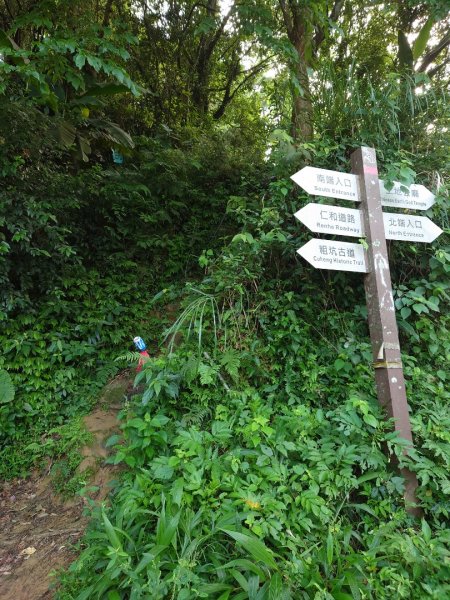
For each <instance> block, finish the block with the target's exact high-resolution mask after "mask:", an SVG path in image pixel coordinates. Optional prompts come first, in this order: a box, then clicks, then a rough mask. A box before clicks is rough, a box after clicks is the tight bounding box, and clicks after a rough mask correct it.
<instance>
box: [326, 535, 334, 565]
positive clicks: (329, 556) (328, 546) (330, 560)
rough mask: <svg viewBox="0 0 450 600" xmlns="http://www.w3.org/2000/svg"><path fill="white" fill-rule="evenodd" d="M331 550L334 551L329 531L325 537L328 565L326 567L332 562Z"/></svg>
mask: <svg viewBox="0 0 450 600" xmlns="http://www.w3.org/2000/svg"><path fill="white" fill-rule="evenodd" d="M333 549H334V541H333V536H332V535H331V531H329V532H328V536H327V563H328V565H331V564H332V562H333Z"/></svg>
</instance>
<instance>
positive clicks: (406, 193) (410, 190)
mask: <svg viewBox="0 0 450 600" xmlns="http://www.w3.org/2000/svg"><path fill="white" fill-rule="evenodd" d="M379 181H380V195H381V204H382V206H392V207H394V206H395V207H396V208H409V209H411V210H427V209H428V208H430V207H431V206H433V204H434V202H435V199H434V194H432V193H431V192H430V190H427V188H426V187H425V186H424V185H420V184H416V183H413V184H412V185H410V186H409V187H406V186H404V185H402V184H401V183H400V182H399V181H394V182H393V183H394V187H393V188H392V189H391V190H387V189H386V188H385V187H384V181H383V180H382V179H380V180H379Z"/></svg>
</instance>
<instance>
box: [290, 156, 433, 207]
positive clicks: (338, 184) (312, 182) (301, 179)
mask: <svg viewBox="0 0 450 600" xmlns="http://www.w3.org/2000/svg"><path fill="white" fill-rule="evenodd" d="M291 179H292V180H293V181H295V183H296V184H297V185H299V186H300V187H301V188H303V189H304V190H305V192H308V193H309V194H315V195H316V196H325V197H327V198H342V200H352V201H353V202H359V200H360V198H359V192H358V177H357V176H356V175H354V174H352V173H339V171H329V170H328V169H317V168H316V167H303V169H301V170H300V171H298V172H297V173H295V175H292V176H291ZM393 183H394V187H393V188H392V189H391V190H387V189H386V188H385V187H384V182H383V180H382V179H380V180H379V185H380V195H381V204H382V206H395V207H397V208H409V209H412V210H427V209H428V208H430V207H431V206H433V204H434V202H435V200H434V194H432V193H431V192H430V190H427V188H426V187H425V186H423V185H420V184H413V185H410V186H409V187H408V188H406V187H405V186H402V184H401V183H400V182H399V181H394V182H393Z"/></svg>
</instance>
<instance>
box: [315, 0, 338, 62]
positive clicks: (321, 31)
mask: <svg viewBox="0 0 450 600" xmlns="http://www.w3.org/2000/svg"><path fill="white" fill-rule="evenodd" d="M344 2H345V0H335V3H334V5H333V8H332V9H331V12H330V14H329V15H328V19H329V20H330V21H333V22H336V21H337V20H338V18H339V15H340V14H341V11H342V8H343V6H344ZM324 39H325V27H323V26H322V27H318V28H317V31H316V35H315V36H314V42H313V45H314V51H315V52H317V49H318V48H319V46H320V44H321V43H322V42H323V40H324Z"/></svg>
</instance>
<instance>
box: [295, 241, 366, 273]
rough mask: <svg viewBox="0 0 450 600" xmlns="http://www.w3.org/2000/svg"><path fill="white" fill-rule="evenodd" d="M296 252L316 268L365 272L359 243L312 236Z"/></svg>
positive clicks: (362, 250)
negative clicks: (319, 238)
mask: <svg viewBox="0 0 450 600" xmlns="http://www.w3.org/2000/svg"><path fill="white" fill-rule="evenodd" d="M297 252H298V254H300V256H303V258H304V259H305V260H307V261H308V262H309V263H310V264H311V265H312V266H313V267H316V269H332V270H334V271H356V272H359V273H367V267H366V261H365V258H364V249H363V247H362V246H361V244H349V243H348V242H338V241H333V240H318V239H315V238H314V239H312V240H309V242H307V243H306V244H305V245H304V246H302V247H301V248H300V249H299V250H297Z"/></svg>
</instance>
